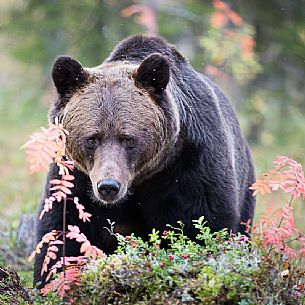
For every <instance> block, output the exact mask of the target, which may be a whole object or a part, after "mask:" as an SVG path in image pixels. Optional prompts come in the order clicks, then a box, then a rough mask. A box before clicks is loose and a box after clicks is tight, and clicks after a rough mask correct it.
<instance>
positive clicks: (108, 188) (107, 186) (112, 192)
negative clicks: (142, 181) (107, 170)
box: [97, 179, 121, 202]
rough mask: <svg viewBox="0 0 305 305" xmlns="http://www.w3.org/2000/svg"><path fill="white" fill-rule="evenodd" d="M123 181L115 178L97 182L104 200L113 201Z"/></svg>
mask: <svg viewBox="0 0 305 305" xmlns="http://www.w3.org/2000/svg"><path fill="white" fill-rule="evenodd" d="M120 188H121V183H120V182H118V181H117V180H114V179H103V180H101V181H99V182H98V183H97V190H98V192H99V194H100V196H101V198H102V200H104V201H108V202H112V201H114V200H115V199H116V196H117V195H118V194H119V192H120Z"/></svg>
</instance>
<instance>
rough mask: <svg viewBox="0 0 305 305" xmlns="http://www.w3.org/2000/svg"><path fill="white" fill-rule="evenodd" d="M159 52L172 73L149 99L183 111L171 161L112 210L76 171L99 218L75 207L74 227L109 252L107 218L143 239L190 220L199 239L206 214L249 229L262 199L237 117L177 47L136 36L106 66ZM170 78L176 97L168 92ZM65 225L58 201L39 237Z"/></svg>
mask: <svg viewBox="0 0 305 305" xmlns="http://www.w3.org/2000/svg"><path fill="white" fill-rule="evenodd" d="M155 53H158V54H161V55H162V58H163V57H164V58H165V59H164V60H165V62H163V66H164V65H165V66H166V62H167V61H168V63H169V66H170V74H169V75H168V76H166V75H165V76H164V79H162V78H161V79H160V83H157V84H155V91H156V92H152V93H151V92H150V94H151V95H152V97H153V98H154V99H156V102H157V103H158V105H159V106H158V107H160V108H162V111H164V112H166V111H167V108H166V107H167V106H166V103H167V102H168V101H173V102H174V103H176V105H177V109H178V113H179V118H177V119H178V120H179V124H180V132H179V135H178V140H177V143H175V145H173V148H172V149H171V150H168V151H170V154H172V155H171V156H170V158H166V162H165V163H163V164H159V165H158V166H159V169H158V170H156V171H155V173H154V174H153V175H152V176H149V178H145V179H142V180H141V179H139V180H138V181H139V182H138V183H135V185H133V186H132V191H133V193H132V194H129V196H128V197H127V199H126V200H125V201H124V202H123V203H121V204H120V205H116V206H112V207H106V206H103V205H98V204H96V203H95V202H94V201H93V200H92V197H91V193H92V185H91V181H90V179H89V177H88V176H87V175H86V174H84V173H83V172H81V171H80V170H78V169H75V171H74V173H73V174H74V176H75V177H76V179H75V187H74V188H73V194H72V196H77V197H79V201H80V203H82V204H83V205H85V208H86V211H88V212H89V213H91V214H92V220H91V222H90V223H82V222H81V221H80V220H79V219H78V215H77V211H76V210H75V207H74V206H73V205H68V212H67V222H68V224H75V225H78V226H79V227H80V229H81V231H82V232H84V233H85V234H86V235H87V237H88V239H89V240H90V241H91V242H92V244H94V245H97V246H98V247H100V248H101V249H103V250H104V251H106V252H107V253H111V252H113V250H114V249H115V247H116V242H115V239H114V238H113V237H112V236H110V235H109V233H108V231H107V230H105V229H104V227H105V226H107V219H111V221H115V222H116V224H117V226H116V230H117V231H118V232H120V233H122V234H130V233H131V232H133V233H135V234H136V235H139V236H143V237H145V236H146V235H147V233H148V232H150V231H151V230H152V229H153V228H157V229H158V230H161V231H162V230H164V229H166V225H167V224H172V225H175V224H176V222H177V221H178V220H181V221H183V222H184V223H185V233H186V234H187V235H188V236H189V237H190V238H193V239H194V238H195V236H196V230H195V229H194V227H193V225H192V220H193V219H198V218H199V217H200V216H202V215H203V216H205V219H206V220H207V222H208V224H209V226H210V227H211V229H212V230H213V231H215V230H220V229H222V228H229V229H230V230H233V231H234V232H237V231H240V232H243V231H244V227H243V226H241V225H240V222H242V221H244V222H246V221H247V220H248V219H249V218H251V219H252V218H253V213H254V207H255V201H254V198H253V197H252V195H251V192H250V190H249V186H250V185H251V184H252V183H253V182H254V170H253V165H252V160H251V155H250V152H249V150H248V147H247V145H246V143H245V141H244V140H243V138H242V135H241V131H240V127H239V123H238V121H237V118H236V116H235V113H234V111H233V109H232V107H231V105H230V103H229V101H228V100H227V98H226V97H225V96H224V94H223V93H222V92H221V90H220V89H219V88H218V87H217V86H216V85H215V84H214V83H213V82H212V81H210V80H209V79H207V78H206V77H204V76H202V75H201V74H199V73H197V72H196V71H195V70H194V69H193V68H192V67H191V65H190V64H189V63H188V61H187V60H186V59H185V58H184V57H183V56H182V55H181V54H180V53H179V52H178V51H177V50H176V48H175V47H174V46H172V45H170V44H168V43H167V42H166V41H164V40H163V39H160V38H157V37H147V36H133V37H129V38H127V39H126V40H124V41H122V42H121V43H119V44H118V45H117V46H116V47H115V49H114V50H113V52H112V53H111V55H110V56H109V57H108V58H107V59H106V61H105V63H120V62H131V63H137V64H140V63H141V62H142V61H143V60H144V59H145V58H147V57H148V56H149V55H151V54H155ZM162 58H161V59H160V58H158V60H161V61H162ZM142 72H143V73H142V75H145V71H142ZM147 77H148V76H147ZM147 77H146V78H147ZM168 77H169V84H168V85H167V87H166V92H167V94H168V95H169V96H171V99H169V100H167V98H166V94H165V93H164V92H163V88H162V86H163V83H165V82H167V78H168ZM135 78H136V76H135ZM135 80H136V79H135ZM140 83H141V85H143V83H144V84H145V82H143V81H141V82H140ZM143 86H144V85H143ZM157 91H158V92H157ZM164 99H166V100H164ZM61 103H62V100H61V99H59V100H58V101H57V102H56V103H55V104H54V106H53V109H52V110H51V118H50V120H51V121H54V118H55V116H57V115H58V112H59V111H60V109H61V108H62V107H64V105H61ZM135 111H136V109H135ZM57 171H58V169H57V167H56V165H53V166H51V169H50V172H49V175H48V178H47V183H46V187H45V197H47V196H49V195H50V191H49V181H50V180H51V179H54V178H56V177H57V176H58V174H57ZM61 224H62V206H61V205H60V204H54V207H53V209H52V210H51V212H49V213H47V214H46V216H45V217H44V218H43V220H42V221H40V222H39V225H38V231H37V232H38V233H37V238H38V239H41V237H42V236H43V235H44V234H45V233H47V232H49V231H51V230H52V229H61ZM45 251H46V249H45V248H44V249H43V251H42V253H41V254H39V255H38V256H37V259H36V262H35V276H34V277H35V282H38V281H40V280H42V281H44V278H41V276H40V269H41V264H42V261H43V258H44V254H45ZM78 254H79V245H77V244H76V243H73V242H70V241H69V243H68V245H67V253H66V255H67V256H69V255H73V256H76V255H78Z"/></svg>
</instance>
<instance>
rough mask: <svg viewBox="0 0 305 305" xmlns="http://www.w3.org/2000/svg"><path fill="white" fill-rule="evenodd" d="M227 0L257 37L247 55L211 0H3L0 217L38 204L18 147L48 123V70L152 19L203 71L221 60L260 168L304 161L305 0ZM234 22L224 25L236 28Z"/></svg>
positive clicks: (96, 56) (105, 49)
mask: <svg viewBox="0 0 305 305" xmlns="http://www.w3.org/2000/svg"><path fill="white" fill-rule="evenodd" d="M225 3H227V4H228V5H229V7H230V8H231V9H232V10H233V11H234V12H236V13H237V14H238V15H239V16H240V17H241V18H242V20H243V23H244V27H243V28H239V31H240V32H239V33H240V34H243V35H248V37H250V38H251V39H254V40H255V42H256V46H255V51H256V53H255V54H254V57H253V58H252V59H251V60H250V59H249V60H247V59H246V58H243V57H242V56H240V55H241V50H242V48H241V44H239V43H240V41H241V39H231V40H230V38H228V36H226V35H224V32H222V31H221V30H220V29H219V28H217V27H216V28H215V26H214V27H213V26H212V24H211V22H210V21H211V16H213V14H214V13H215V3H214V6H213V2H212V1H200V0H187V1H182V0H164V1H161V0H142V1H141V0H138V1H136V0H134V1H132V0H128V1H119V0H90V1H73V0H65V1H61V0H49V1H39V0H12V1H9V2H7V3H6V2H5V3H4V2H2V3H1V4H0V20H1V24H0V31H1V34H2V35H1V37H0V43H1V45H2V46H4V47H2V48H1V50H0V63H1V65H2V69H1V74H0V82H1V87H0V116H1V117H0V145H1V148H2V149H0V170H1V173H2V175H1V177H0V189H1V194H0V215H1V216H5V217H8V218H9V219H10V220H13V221H14V220H16V219H17V218H18V216H19V215H20V214H21V213H23V212H29V211H35V210H36V208H37V205H38V201H39V199H40V196H41V191H42V184H43V183H42V179H43V178H42V177H29V176H28V175H27V172H26V165H25V161H24V159H25V156H24V154H23V152H20V151H19V147H20V146H21V145H22V144H23V143H24V142H25V141H26V140H27V138H28V135H29V134H31V133H32V132H33V131H35V130H36V129H38V128H39V126H41V125H43V126H45V125H46V123H47V111H48V108H49V104H50V102H51V101H52V97H53V96H54V89H53V87H52V85H51V80H50V69H51V66H52V62H53V60H54V59H55V58H56V56H57V55H59V54H69V55H71V56H74V57H76V58H77V59H79V60H80V61H81V62H82V63H83V64H84V65H86V66H96V65H98V64H100V63H101V62H102V61H103V60H104V59H105V58H106V57H107V56H108V55H109V53H110V52H111V50H112V48H113V46H114V45H115V44H116V43H117V42H118V41H119V40H120V39H122V38H124V37H126V36H128V35H131V34H135V33H139V32H150V31H152V24H155V25H156V29H157V33H158V34H160V35H161V36H164V37H165V38H166V39H168V40H169V41H170V42H172V43H174V44H175V45H176V46H177V48H178V49H179V50H180V51H181V52H182V53H183V54H185V56H186V57H187V58H189V60H190V61H191V62H192V64H193V65H194V67H195V68H196V69H197V70H198V71H201V72H208V71H207V69H206V68H207V67H208V66H209V65H214V66H215V65H216V66H217V67H218V69H219V71H222V72H224V73H225V74H226V75H227V78H226V79H221V78H219V77H213V79H214V80H215V81H216V82H219V83H220V85H221V87H222V88H224V90H225V91H227V93H228V95H229V96H230V97H231V100H232V102H233V104H234V106H235V107H236V109H237V112H238V115H239V119H240V122H241V126H242V129H243V131H244V134H245V136H246V137H247V138H248V140H249V142H250V144H251V148H252V152H253V155H254V159H255V163H256V167H257V171H258V172H259V173H260V172H263V171H265V169H266V168H269V167H270V163H271V161H272V160H273V159H274V158H275V156H276V155H279V154H281V155H289V156H290V157H292V158H295V159H296V160H298V161H299V162H301V163H303V164H304V163H305V153H304V151H305V149H304V147H305V114H304V113H305V94H304V87H305V86H304V85H305V82H304V79H305V10H304V9H302V8H304V7H305V0H296V1H280V0H270V1H238V0H231V1H225ZM145 8H146V10H145ZM147 8H148V10H147ZM124 10H125V13H122V12H123V11H124ZM126 10H127V11H126ZM135 12H136V13H135ZM152 13H154V14H152ZM235 17H236V16H235ZM233 20H234V19H233ZM235 20H236V19H235ZM230 22H231V23H230ZM230 22H229V23H228V25H227V28H226V30H232V29H234V24H232V21H230ZM239 37H240V36H239ZM221 57H223V58H222V61H219V58H221ZM212 76H213V75H212Z"/></svg>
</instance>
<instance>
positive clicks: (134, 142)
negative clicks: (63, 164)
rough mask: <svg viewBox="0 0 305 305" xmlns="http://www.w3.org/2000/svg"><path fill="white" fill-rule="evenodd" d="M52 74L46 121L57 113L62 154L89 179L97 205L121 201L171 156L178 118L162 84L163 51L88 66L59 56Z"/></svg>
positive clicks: (165, 70) (166, 71) (165, 72)
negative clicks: (53, 95) (52, 99)
mask: <svg viewBox="0 0 305 305" xmlns="http://www.w3.org/2000/svg"><path fill="white" fill-rule="evenodd" d="M52 78H53V82H54V84H55V87H56V89H57V92H58V98H57V99H56V101H55V103H54V104H53V107H52V109H51V112H50V120H51V121H52V122H54V120H55V117H58V118H59V121H60V122H62V123H63V126H64V128H65V129H66V130H67V131H68V132H69V135H68V137H67V153H68V155H69V157H70V158H72V159H73V160H74V161H75V162H76V164H77V166H78V168H79V169H80V170H82V171H83V172H84V173H86V174H87V175H88V176H89V177H90V180H91V183H92V190H93V194H94V197H95V198H96V199H97V200H98V201H99V202H102V203H104V204H110V203H116V202H119V201H121V200H122V199H124V198H125V197H126V195H127V193H128V190H129V189H130V188H131V187H132V186H133V185H135V184H139V183H140V182H142V181H143V180H145V179H148V178H149V177H151V176H152V175H153V174H155V173H156V172H157V171H160V170H161V169H162V168H163V167H164V166H165V165H166V164H167V163H168V161H169V158H170V157H172V156H174V153H173V151H174V149H175V148H174V147H175V145H176V144H177V143H178V142H179V141H177V139H178V134H179V129H180V127H179V115H178V109H177V105H176V104H175V102H174V101H173V97H172V96H171V94H170V90H169V89H168V88H167V87H168V83H169V80H170V63H169V61H168V60H167V59H166V58H165V57H164V56H162V55H160V54H152V55H150V56H148V57H147V58H145V59H144V60H143V61H142V62H141V63H139V64H136V63H130V62H124V61H115V62H105V63H103V64H102V65H100V66H98V67H95V68H84V67H83V66H82V65H81V64H80V63H79V62H78V61H77V60H75V59H73V58H71V57H68V56H60V57H58V58H57V59H56V61H55V62H54V65H53V70H52ZM177 145H178V144H177Z"/></svg>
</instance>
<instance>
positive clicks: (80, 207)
mask: <svg viewBox="0 0 305 305" xmlns="http://www.w3.org/2000/svg"><path fill="white" fill-rule="evenodd" d="M73 201H74V203H75V205H76V208H77V209H78V216H79V219H81V220H82V221H83V222H86V221H89V222H90V217H91V216H92V214H90V213H88V212H85V207H84V206H83V205H82V204H80V203H79V199H78V198H77V197H74V199H73Z"/></svg>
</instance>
